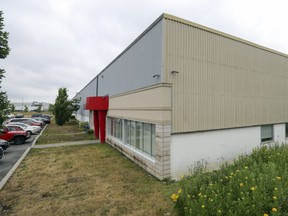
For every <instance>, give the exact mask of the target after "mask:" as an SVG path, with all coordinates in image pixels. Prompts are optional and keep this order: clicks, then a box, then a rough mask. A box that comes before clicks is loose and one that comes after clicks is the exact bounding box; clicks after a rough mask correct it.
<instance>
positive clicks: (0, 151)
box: [0, 147, 4, 159]
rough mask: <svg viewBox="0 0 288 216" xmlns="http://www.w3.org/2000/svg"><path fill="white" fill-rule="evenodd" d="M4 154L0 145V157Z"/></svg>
mask: <svg viewBox="0 0 288 216" xmlns="http://www.w3.org/2000/svg"><path fill="white" fill-rule="evenodd" d="M3 156H4V150H3V148H2V147H0V159H2V157H3Z"/></svg>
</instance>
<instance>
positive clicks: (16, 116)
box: [15, 113, 24, 118]
mask: <svg viewBox="0 0 288 216" xmlns="http://www.w3.org/2000/svg"><path fill="white" fill-rule="evenodd" d="M15 118H24V115H23V114H22V113H17V114H16V115H15Z"/></svg>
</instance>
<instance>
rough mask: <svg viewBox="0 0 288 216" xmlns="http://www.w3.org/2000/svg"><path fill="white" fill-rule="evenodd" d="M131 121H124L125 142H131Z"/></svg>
mask: <svg viewBox="0 0 288 216" xmlns="http://www.w3.org/2000/svg"><path fill="white" fill-rule="evenodd" d="M130 124H131V123H130V121H129V120H125V121H124V131H125V136H124V137H125V140H124V142H125V143H127V144H131V132H130V129H131V127H130Z"/></svg>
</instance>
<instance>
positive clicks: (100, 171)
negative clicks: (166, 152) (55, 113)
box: [0, 124, 178, 216]
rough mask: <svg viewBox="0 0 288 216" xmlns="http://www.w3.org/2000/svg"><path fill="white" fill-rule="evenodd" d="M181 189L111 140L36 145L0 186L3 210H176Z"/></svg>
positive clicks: (24, 212)
mask: <svg viewBox="0 0 288 216" xmlns="http://www.w3.org/2000/svg"><path fill="white" fill-rule="evenodd" d="M52 126H53V124H51V125H49V126H48V128H47V133H46V131H45V132H44V133H43V135H44V136H45V134H50V133H49V131H48V130H50V129H51V130H54V129H53V127H54V126H55V125H54V126H53V127H52ZM74 126H75V125H74ZM55 127H56V126H55ZM63 127H64V126H62V127H61V132H62V133H63V134H64V133H66V134H69V133H70V134H71V130H68V131H66V130H65V129H64V128H63ZM58 130H60V129H58ZM58 130H56V131H58ZM72 131H73V130H72ZM59 137H60V136H59ZM67 137H69V136H67ZM51 139H54V138H53V137H51ZM60 141H61V140H60ZM62 141H63V140H62ZM53 142H55V141H53ZM42 143H43V144H44V142H43V141H42ZM177 189H178V185H177V183H171V182H169V183H167V182H161V181H158V180H157V179H155V178H154V177H152V176H151V175H150V174H148V173H147V172H146V171H144V170H143V169H142V168H140V167H139V166H137V165H135V164H134V163H132V162H131V161H130V160H129V159H127V158H126V157H124V156H123V155H122V154H120V153H119V152H118V151H117V150H115V149H113V148H112V147H111V146H109V145H108V144H95V145H84V146H69V147H57V148H46V149H32V150H31V151H30V152H29V154H28V156H27V157H26V158H25V159H24V160H23V161H22V163H21V164H20V166H19V167H18V169H17V170H16V172H15V173H14V175H13V176H12V178H11V179H10V180H9V181H8V183H7V184H6V185H5V187H4V188H3V189H2V190H1V191H0V215H3V216H7V215H21V216H25V215H29V216H30V215H45V216H49V215H53V216H54V215H100V216H101V215H119V216H120V215H131V216H133V215H145V216H146V215H152V216H154V215H176V213H175V212H174V204H173V202H172V201H171V199H170V196H171V194H172V193H174V192H175V191H177Z"/></svg>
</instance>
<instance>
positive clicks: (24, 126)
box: [6, 122, 42, 134]
mask: <svg viewBox="0 0 288 216" xmlns="http://www.w3.org/2000/svg"><path fill="white" fill-rule="evenodd" d="M10 125H11V126H18V127H20V128H22V129H23V130H25V131H27V132H28V133H30V134H37V133H39V132H40V131H41V129H42V128H41V127H40V126H31V125H29V124H26V123H23V122H11V123H8V124H7V125H6V126H10Z"/></svg>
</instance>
